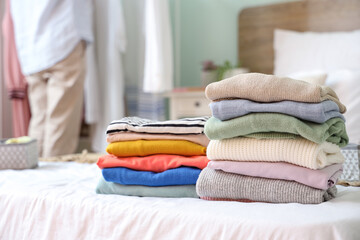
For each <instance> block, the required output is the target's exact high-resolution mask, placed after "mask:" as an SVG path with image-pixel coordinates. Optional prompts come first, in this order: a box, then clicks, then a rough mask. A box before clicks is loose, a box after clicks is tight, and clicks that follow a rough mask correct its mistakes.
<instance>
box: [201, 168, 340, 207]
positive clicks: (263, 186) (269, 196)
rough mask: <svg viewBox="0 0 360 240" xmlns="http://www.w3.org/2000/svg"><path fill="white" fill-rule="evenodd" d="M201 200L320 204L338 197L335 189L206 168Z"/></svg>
mask: <svg viewBox="0 0 360 240" xmlns="http://www.w3.org/2000/svg"><path fill="white" fill-rule="evenodd" d="M196 192H197V194H198V195H199V196H200V197H211V198H226V199H234V200H236V199H249V200H253V201H259V202H272V203H304V204H316V203H321V202H324V201H328V200H330V199H332V198H334V197H335V196H336V193H337V189H336V187H335V186H333V187H331V188H329V189H328V190H320V189H315V188H312V187H309V186H306V185H304V184H301V183H297V182H294V181H286V180H278V179H268V178H259V177H250V176H244V175H240V174H235V173H227V172H223V171H221V170H214V169H210V168H204V169H203V170H202V171H201V173H200V176H199V179H198V181H197V183H196Z"/></svg>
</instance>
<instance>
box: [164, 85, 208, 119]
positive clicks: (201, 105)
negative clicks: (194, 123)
mask: <svg viewBox="0 0 360 240" xmlns="http://www.w3.org/2000/svg"><path fill="white" fill-rule="evenodd" d="M195 89H196V90H193V89H192V88H181V89H174V91H172V92H170V93H167V94H166V95H165V96H166V97H168V98H169V107H170V109H169V116H170V119H179V118H184V117H200V116H211V110H210V107H209V103H210V100H208V99H207V98H206V97H205V89H201V88H195Z"/></svg>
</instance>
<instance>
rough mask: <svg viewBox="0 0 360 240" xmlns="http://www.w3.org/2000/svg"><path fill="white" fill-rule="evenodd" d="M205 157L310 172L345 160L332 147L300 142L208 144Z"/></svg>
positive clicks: (234, 140)
mask: <svg viewBox="0 0 360 240" xmlns="http://www.w3.org/2000/svg"><path fill="white" fill-rule="evenodd" d="M207 157H208V158H209V159H210V160H231V161H264V162H288V163H292V164H296V165H299V166H302V167H307V168H310V169H320V168H323V167H325V166H328V165H330V164H334V163H343V162H344V160H345V159H344V156H343V155H342V154H341V152H340V148H339V147H338V146H336V145H335V144H332V143H329V142H324V143H322V144H316V143H313V142H311V141H308V140H306V139H303V138H297V139H265V140H259V139H252V138H232V139H224V140H211V141H210V144H209V146H208V148H207Z"/></svg>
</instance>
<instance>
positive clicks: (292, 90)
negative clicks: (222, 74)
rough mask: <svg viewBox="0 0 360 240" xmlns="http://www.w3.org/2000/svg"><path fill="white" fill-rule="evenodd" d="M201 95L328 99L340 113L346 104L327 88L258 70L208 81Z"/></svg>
mask: <svg viewBox="0 0 360 240" xmlns="http://www.w3.org/2000/svg"><path fill="white" fill-rule="evenodd" d="M205 94H206V97H207V98H209V99H210V100H213V101H214V100H221V99H234V98H242V99H248V100H253V101H256V102H279V101H283V100H290V101H296V102H308V103H318V102H322V101H325V100H328V99H329V100H332V101H334V102H335V103H336V104H337V105H338V106H339V109H340V112H341V113H344V112H345V111H346V107H345V106H344V105H343V104H342V103H341V102H340V101H339V98H338V96H337V95H336V93H335V92H334V91H333V90H332V89H331V88H329V87H326V86H320V85H316V84H311V83H307V82H304V81H299V80H294V79H291V78H286V77H277V76H274V75H266V74H261V73H247V74H239V75H236V76H234V77H231V78H227V79H224V80H222V81H220V82H215V83H211V84H209V85H208V86H207V87H206V89H205Z"/></svg>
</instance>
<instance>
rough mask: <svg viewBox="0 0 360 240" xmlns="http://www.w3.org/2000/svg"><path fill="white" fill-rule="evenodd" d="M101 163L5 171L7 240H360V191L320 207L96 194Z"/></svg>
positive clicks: (346, 190)
mask: <svg viewBox="0 0 360 240" xmlns="http://www.w3.org/2000/svg"><path fill="white" fill-rule="evenodd" d="M100 174H101V172H100V170H99V169H98V168H97V166H96V165H95V164H78V163H40V167H39V168H37V169H34V170H23V171H13V170H3V171H0V212H1V214H0V239H36V240H40V239H46V240H49V239H286V240H289V239H301V240H304V239H347V240H348V239H360V188H354V187H342V186H338V190H339V193H338V197H337V198H335V199H333V200H331V201H329V202H325V203H322V204H319V205H301V204H266V203H239V202H214V201H205V200H200V199H186V198H183V199H169V198H146V197H143V198H141V197H127V196H119V195H97V194H95V191H94V189H95V186H96V184H97V181H98V178H99V176H100Z"/></svg>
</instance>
